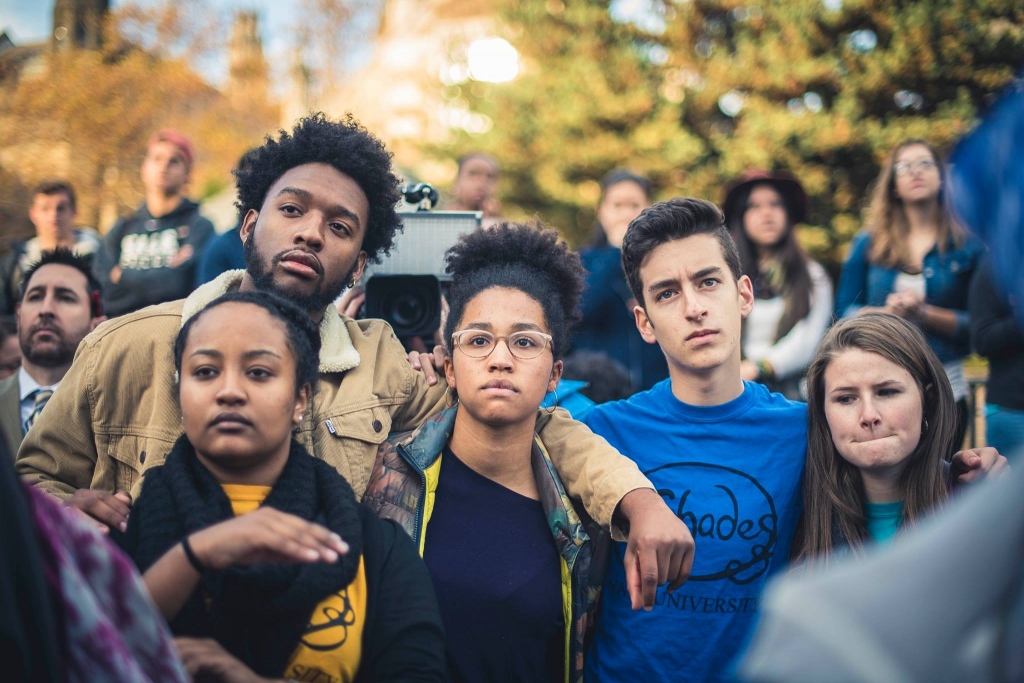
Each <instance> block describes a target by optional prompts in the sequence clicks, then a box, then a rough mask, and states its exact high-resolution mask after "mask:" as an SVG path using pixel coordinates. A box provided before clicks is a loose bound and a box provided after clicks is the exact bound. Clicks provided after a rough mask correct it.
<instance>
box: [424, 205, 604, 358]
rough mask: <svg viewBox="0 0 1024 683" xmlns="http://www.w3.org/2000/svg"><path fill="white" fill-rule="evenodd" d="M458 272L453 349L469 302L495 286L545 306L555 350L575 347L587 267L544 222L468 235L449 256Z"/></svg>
mask: <svg viewBox="0 0 1024 683" xmlns="http://www.w3.org/2000/svg"><path fill="white" fill-rule="evenodd" d="M446 259H447V263H448V265H447V268H446V272H448V273H450V274H451V276H452V286H451V289H450V290H449V292H448V306H449V311H448V320H447V322H446V324H445V329H444V333H445V338H444V342H445V346H446V347H447V348H448V352H449V354H450V353H451V352H452V348H451V343H452V335H453V334H454V333H455V330H456V329H457V326H458V325H459V324H460V323H461V322H462V316H463V314H464V313H465V310H466V306H467V304H469V302H470V301H471V300H472V299H473V297H475V296H476V295H477V294H479V293H480V292H482V291H484V290H486V289H490V288H491V287H507V288H509V289H518V290H519V291H521V292H523V293H524V294H526V295H527V296H529V297H530V298H531V299H533V300H535V301H536V302H537V303H539V304H540V306H541V309H542V310H543V311H544V321H545V322H546V323H547V326H548V329H549V330H551V336H552V342H551V346H552V350H553V351H554V355H555V359H556V360H557V359H559V358H561V357H562V355H564V354H565V352H566V351H567V350H568V348H569V337H570V333H571V330H572V326H573V324H574V323H576V322H577V320H578V319H579V317H580V314H579V310H578V308H577V307H578V306H579V302H580V295H581V294H582V292H583V282H584V277H585V275H586V271H585V270H584V269H583V263H582V262H581V261H580V257H579V254H577V253H576V252H574V251H571V250H570V249H569V245H567V244H566V243H565V242H563V241H562V240H560V239H559V236H558V233H557V232H556V231H554V230H551V229H547V228H544V226H543V225H541V224H540V223H536V224H534V225H529V224H524V223H502V224H501V225H498V226H495V227H493V228H489V229H486V230H477V231H475V232H471V233H469V234H468V235H465V236H464V237H462V239H460V240H459V241H458V242H457V243H456V244H455V245H454V246H453V247H452V248H451V249H449V250H448V253H447V254H446Z"/></svg>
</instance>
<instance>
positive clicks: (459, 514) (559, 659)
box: [423, 448, 565, 683]
mask: <svg viewBox="0 0 1024 683" xmlns="http://www.w3.org/2000/svg"><path fill="white" fill-rule="evenodd" d="M423 560H424V561H425V562H426V563H427V569H428V570H429V571H430V577H431V579H433V582H434V590H435V592H436V593H437V601H438V603H439V604H440V607H441V621H442V622H443V623H444V630H445V646H446V647H445V650H446V656H447V659H448V676H449V680H450V681H451V682H452V683H472V682H475V681H491V682H493V683H516V682H518V681H531V682H532V681H538V682H542V681H549V682H550V681H561V680H563V679H564V676H565V618H564V616H563V612H562V573H561V571H562V570H561V561H560V559H559V555H558V548H557V547H555V539H554V537H553V536H552V535H551V528H550V527H549V526H548V522H547V517H546V516H545V514H544V508H543V506H542V505H541V503H540V501H537V500H533V499H531V498H527V497H526V496H523V495H521V494H518V493H516V492H515V491H512V490H510V489H507V488H505V487H504V486H502V485H501V484H498V483H497V482H494V481H491V480H490V479H488V478H487V477H485V476H483V475H482V474H480V473H478V472H475V471H474V470H473V469H471V468H470V467H469V466H468V465H466V464H465V463H463V462H462V461H460V460H459V459H458V458H457V457H455V455H454V454H453V453H452V452H451V450H449V449H448V448H445V450H444V453H443V455H442V457H441V472H440V474H439V476H438V480H437V492H436V494H435V498H434V509H433V512H432V513H431V515H430V521H429V522H428V523H427V534H426V539H425V543H424V548H423Z"/></svg>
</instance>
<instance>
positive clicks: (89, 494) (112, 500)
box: [66, 489, 132, 533]
mask: <svg viewBox="0 0 1024 683" xmlns="http://www.w3.org/2000/svg"><path fill="white" fill-rule="evenodd" d="M66 504H67V506H68V507H71V508H74V509H76V510H78V511H79V512H81V513H82V514H84V515H85V516H86V517H87V518H88V519H89V521H91V522H99V525H98V526H99V527H100V531H102V532H104V533H107V532H108V531H109V528H110V527H113V528H115V529H119V530H120V531H124V530H125V529H127V528H128V513H129V512H131V508H132V497H131V496H130V495H129V494H128V492H127V491H118V492H117V493H111V492H109V491H93V490H92V489H78V490H77V491H75V493H74V495H72V496H71V498H69V499H68V501H67V503H66Z"/></svg>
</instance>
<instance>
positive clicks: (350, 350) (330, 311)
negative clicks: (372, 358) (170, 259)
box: [181, 270, 359, 372]
mask: <svg viewBox="0 0 1024 683" xmlns="http://www.w3.org/2000/svg"><path fill="white" fill-rule="evenodd" d="M244 274H245V271H244V270H229V271H227V272H224V273H222V274H221V275H220V276H218V277H217V278H216V279H214V280H211V281H210V282H207V283H206V284H204V285H200V286H199V287H198V288H197V289H196V291H194V292H192V293H191V294H189V295H188V298H187V299H185V304H184V306H183V307H182V309H181V324H182V325H184V324H185V323H186V322H187V321H188V319H189V318H191V317H192V316H194V315H195V314H196V313H198V312H199V311H201V310H203V308H205V307H206V305H207V304H209V303H211V302H212V301H213V300H214V299H217V298H219V297H221V296H223V295H225V294H227V293H228V292H234V291H237V290H238V287H239V286H240V285H241V284H242V276H243V275H244ZM357 365H359V352H358V351H356V349H355V347H354V346H353V345H352V337H350V336H349V334H348V330H347V329H346V328H345V321H344V320H342V318H341V314H339V313H338V311H337V310H336V309H335V308H334V306H333V305H331V306H328V307H327V310H326V311H324V317H323V320H321V321H320V372H345V371H346V370H351V369H352V368H354V367H356V366H357Z"/></svg>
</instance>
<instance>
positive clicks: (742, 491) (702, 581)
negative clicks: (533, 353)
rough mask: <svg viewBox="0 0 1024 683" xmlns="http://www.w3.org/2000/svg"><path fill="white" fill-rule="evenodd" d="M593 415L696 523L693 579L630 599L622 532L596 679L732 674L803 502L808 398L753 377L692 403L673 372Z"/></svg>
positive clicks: (604, 607) (595, 653)
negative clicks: (720, 400)
mask: <svg viewBox="0 0 1024 683" xmlns="http://www.w3.org/2000/svg"><path fill="white" fill-rule="evenodd" d="M585 422H586V423H587V425H588V426H589V427H590V428H591V429H592V430H593V431H594V432H596V433H597V434H600V435H601V436H603V437H604V438H605V439H607V440H608V441H609V442H610V443H611V445H612V446H614V447H615V448H617V449H618V450H619V451H620V452H622V453H623V454H625V455H627V456H628V457H630V458H632V459H633V460H635V461H636V463H637V465H638V466H639V467H640V469H641V470H642V471H643V472H644V474H645V475H647V477H648V478H649V479H650V480H651V482H652V483H653V484H654V486H655V487H656V488H657V489H658V493H660V494H661V496H662V497H663V498H664V499H665V502H666V503H668V505H669V507H670V508H672V510H674V511H675V512H676V514H677V515H678V516H679V518H680V519H682V520H683V521H684V522H685V523H686V525H687V526H689V527H690V532H691V533H692V534H693V538H694V543H695V554H694V562H693V572H692V573H691V574H690V579H689V581H687V582H686V583H685V584H683V586H682V587H681V588H679V589H678V590H677V591H676V592H675V593H674V594H672V595H669V594H668V590H667V586H662V587H661V588H659V589H658V594H657V598H656V601H655V607H654V610H653V611H652V612H644V611H637V612H634V611H633V610H632V609H631V607H630V602H629V594H628V592H627V590H626V576H625V570H624V569H623V558H624V556H625V549H626V544H625V543H616V544H615V551H614V552H613V553H612V557H611V560H610V566H609V567H608V574H607V578H606V579H605V583H604V594H603V596H602V602H601V615H600V617H599V618H598V620H597V629H596V633H595V636H594V643H593V646H592V648H591V650H590V651H589V652H588V654H587V661H586V680H587V681H588V683H608V682H609V681H615V682H620V681H621V682H623V683H635V682H636V681H673V682H680V681H701V682H703V681H725V680H730V675H731V670H732V663H733V660H734V659H735V658H736V657H737V655H739V654H740V653H741V652H742V650H743V649H744V648H745V646H746V642H747V640H748V638H749V636H750V634H751V632H752V630H753V626H754V624H755V622H756V618H757V610H758V605H759V604H760V601H761V591H762V589H763V588H764V585H765V583H766V582H767V580H768V578H769V577H770V576H772V575H773V574H774V573H775V572H777V571H779V570H780V569H781V568H783V567H785V566H786V563H787V561H788V559H789V554H790V550H791V546H792V544H793V535H794V533H795V530H796V524H797V520H798V518H799V516H800V510H801V496H800V494H801V486H800V484H801V479H802V476H803V470H804V458H805V454H806V449H807V406H806V404H803V403H796V402H793V401H789V400H787V399H786V398H784V397H783V396H782V395H780V394H773V393H770V392H769V391H768V390H767V389H766V388H765V387H764V385H761V384H755V383H751V382H744V389H743V393H742V394H741V395H740V396H739V397H738V398H736V399H734V400H732V401H729V402H728V403H725V404H723V405H719V406H710V407H704V406H692V405H687V404H685V403H683V402H681V401H679V400H678V399H677V398H676V397H675V396H674V395H673V394H672V387H671V380H666V381H664V382H660V383H659V384H657V385H655V386H654V387H653V388H652V389H651V390H650V391H646V392H643V393H640V394H636V395H634V396H633V397H632V398H630V399H628V400H626V401H618V402H616V403H605V404H603V405H599V406H597V407H596V408H594V410H592V411H591V412H590V414H589V415H588V416H587V417H586V419H585Z"/></svg>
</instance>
